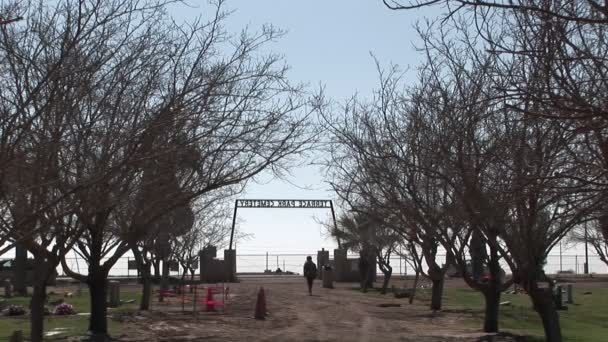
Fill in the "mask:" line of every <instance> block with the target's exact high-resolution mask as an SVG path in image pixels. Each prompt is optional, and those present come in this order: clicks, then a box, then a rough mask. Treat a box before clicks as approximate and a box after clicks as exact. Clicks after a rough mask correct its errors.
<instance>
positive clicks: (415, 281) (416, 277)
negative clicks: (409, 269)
mask: <svg viewBox="0 0 608 342" xmlns="http://www.w3.org/2000/svg"><path fill="white" fill-rule="evenodd" d="M419 279H420V271H418V270H416V276H415V277H414V285H413V286H412V295H411V296H410V304H412V303H414V297H415V296H416V289H417V288H418V280H419Z"/></svg>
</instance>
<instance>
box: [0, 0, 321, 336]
mask: <svg viewBox="0 0 608 342" xmlns="http://www.w3.org/2000/svg"><path fill="white" fill-rule="evenodd" d="M173 2H176V1H170V0H167V1H116V0H101V1H78V2H76V1H70V0H65V1H59V2H56V3H53V4H52V5H47V4H44V3H42V2H40V3H37V2H33V1H32V2H26V3H25V5H24V8H25V10H26V11H25V12H24V18H25V20H23V21H21V22H17V23H13V24H11V25H2V26H1V28H0V33H2V40H1V41H0V44H1V48H2V50H1V51H2V56H1V58H2V60H3V62H2V69H1V70H2V73H3V74H4V75H7V80H8V81H7V82H3V85H2V87H3V91H2V95H1V96H2V114H3V115H2V125H3V127H2V134H3V135H2V142H1V143H2V149H1V152H2V160H3V161H4V162H6V164H9V165H14V166H15V170H24V169H30V170H34V171H36V168H38V171H37V172H38V173H39V174H42V176H44V177H40V176H39V174H37V175H36V176H37V177H31V178H28V180H27V181H29V179H34V178H37V179H39V180H40V179H41V180H43V182H42V184H43V185H44V186H36V185H31V186H30V187H29V188H27V191H31V192H32V193H34V191H38V190H39V189H44V193H43V194H42V195H40V196H39V197H36V198H35V199H36V200H37V201H38V200H39V201H40V203H41V204H39V205H38V204H36V205H35V206H34V205H33V204H28V205H27V207H28V209H36V210H35V211H33V212H30V215H28V217H27V218H26V219H19V221H20V222H17V223H14V222H7V223H9V224H6V225H4V227H3V232H6V233H8V234H9V235H7V236H9V237H8V238H7V239H9V240H10V241H19V242H27V241H30V242H29V243H27V248H28V250H30V252H32V253H34V255H35V257H37V258H38V257H40V258H42V259H41V260H48V263H46V265H47V266H48V267H46V270H52V269H54V267H55V265H56V262H57V261H58V260H59V259H62V258H61V256H63V255H65V254H66V253H67V252H68V251H70V250H71V249H72V246H73V245H74V244H75V247H76V251H77V253H79V254H80V256H82V257H84V258H85V259H86V260H87V261H88V264H89V269H88V272H87V273H86V274H78V273H76V272H73V271H72V270H70V269H69V267H67V265H66V263H65V262H64V263H63V267H64V269H65V270H66V272H67V273H68V274H70V275H71V276H73V277H75V278H76V279H79V280H81V281H84V282H86V283H87V284H88V285H89V288H90V293H91V302H92V315H91V320H90V324H89V330H90V331H91V333H92V334H93V335H94V336H105V335H107V322H106V303H105V290H106V289H105V286H106V279H107V275H108V272H109V270H110V268H111V267H112V265H113V264H114V263H115V262H116V261H117V260H118V258H120V256H121V255H123V254H124V253H125V252H126V251H127V250H129V249H130V246H129V243H128V241H127V240H125V239H122V238H121V237H122V236H124V234H125V233H126V232H138V231H142V230H143V231H145V227H149V226H150V225H151V224H152V223H154V222H156V221H157V220H160V219H161V218H162V217H163V216H165V215H166V214H167V213H171V212H173V211H175V210H181V209H180V208H187V207H188V206H189V205H190V203H191V202H192V201H193V200H195V199H196V198H198V197H200V196H202V195H205V194H211V193H214V192H217V191H220V190H221V189H223V188H225V187H230V186H242V185H243V183H244V182H245V181H247V180H248V179H251V178H252V177H254V176H255V175H257V174H258V173H260V172H261V171H263V170H266V169H268V168H272V169H273V170H274V171H276V172H280V171H281V170H282V168H283V167H286V166H288V165H289V162H290V161H291V160H290V159H289V158H288V157H289V156H291V155H297V154H300V153H302V152H304V151H305V150H306V148H307V147H308V146H309V143H310V142H312V141H313V136H312V134H311V133H312V132H311V130H310V126H309V125H308V115H309V113H310V111H311V110H312V108H309V107H307V105H308V101H307V99H306V98H305V97H304V95H305V94H304V92H303V90H302V88H301V87H298V86H292V85H291V84H289V83H288V82H287V80H286V76H285V75H286V71H287V68H286V66H285V65H284V64H283V62H282V60H281V58H280V57H278V56H276V55H268V56H260V55H258V54H256V51H257V50H258V48H259V47H260V46H261V45H263V44H264V43H265V42H267V41H269V40H273V39H276V38H277V37H278V36H280V34H281V32H278V31H276V30H274V29H272V28H267V27H265V28H264V29H263V30H262V31H261V32H259V33H248V32H243V34H242V35H240V36H237V37H232V36H229V35H228V34H227V33H226V32H225V31H224V30H223V28H222V27H221V22H222V20H223V18H224V17H225V14H224V13H223V12H222V10H221V5H222V2H221V1H220V2H219V3H218V4H217V12H216V13H215V15H214V17H213V18H211V20H210V21H209V22H204V21H203V20H202V19H201V20H198V21H195V22H194V23H192V24H191V25H183V26H180V25H178V24H177V23H176V22H174V21H172V20H171V18H170V17H169V16H168V14H167V11H166V7H167V5H168V4H170V3H173ZM228 47H232V50H227V49H226V48H228ZM220 51H231V54H226V53H221V52H220ZM38 131H39V132H41V133H40V134H38V133H36V134H31V133H32V132H38ZM12 146H21V148H22V150H21V151H24V152H28V153H26V155H25V156H26V158H25V159H23V158H21V159H20V158H17V157H15V153H14V151H13V150H12ZM43 147H44V148H43ZM31 152H35V153H31ZM22 159H23V161H21V160H22ZM154 163H158V166H157V167H152V166H151V164H154ZM4 164H5V163H3V165H4ZM41 164H42V165H47V164H48V167H46V168H40V166H41ZM178 166H179V167H178ZM3 170H4V169H3ZM24 175H27V174H26V173H24ZM1 176H2V178H3V182H2V184H3V196H4V198H3V199H4V200H5V201H6V202H7V204H6V205H5V206H4V207H3V210H5V212H8V210H13V212H14V213H17V212H18V211H21V212H23V208H25V206H21V205H19V206H15V205H14V203H16V202H15V201H16V200H17V199H18V198H19V196H18V195H20V194H19V192H20V191H22V190H23V189H22V188H19V189H15V190H12V189H8V188H5V185H6V186H8V184H9V181H8V180H7V179H5V178H6V177H5V176H6V175H5V172H4V171H3V172H2V175H1ZM45 177H46V178H45ZM25 181H26V180H24V182H25ZM150 182H151V183H153V184H156V185H159V184H160V183H162V182H166V183H167V184H168V185H167V187H165V188H164V189H169V191H167V192H166V193H164V196H157V197H155V198H154V200H152V201H149V202H147V203H145V205H144V206H142V205H141V201H140V200H138V196H141V195H142V194H143V193H145V192H146V191H148V190H146V189H149V187H147V186H146V185H149V183H150ZM4 189H8V190H7V191H6V192H5V191H4ZM30 201H32V200H31V199H30ZM36 203H38V202H36ZM12 208H15V209H12ZM17 209H18V210H17ZM51 213H52V215H51ZM34 214H35V215H34ZM126 214H129V215H130V216H129V215H126ZM5 218H7V216H5ZM41 218H42V219H43V220H42V219H41ZM21 227H26V228H24V229H25V230H23V229H21ZM51 227H56V228H53V229H50V228H51ZM65 227H70V229H69V230H68V229H64V228H65ZM60 228H61V229H60ZM62 232H63V233H62ZM64 233H65V234H66V235H62V234H64ZM41 234H43V235H41ZM41 236H44V237H45V238H44V240H42V241H47V242H48V243H52V244H53V246H54V247H52V248H51V247H48V248H47V249H44V248H41V246H42V247H44V246H45V243H46V242H43V243H41V242H40V241H41V240H40V238H41ZM140 236H145V234H142V235H140ZM49 246H50V245H49ZM39 250H40V252H38V251H39ZM45 250H46V251H45ZM49 251H50V252H49ZM48 253H51V254H52V255H49V254H48ZM51 257H52V258H51ZM63 261H65V260H63ZM53 263H55V264H54V265H53ZM41 289H42V290H44V288H41ZM37 292H38V291H37V290H36V288H35V293H37ZM36 298H39V297H36ZM42 298H43V297H42ZM35 317H38V316H36V315H32V323H34V319H35ZM41 317H42V316H40V320H39V325H37V326H36V327H34V326H33V329H32V331H33V334H32V337H33V339H36V338H37V337H36V336H38V334H40V335H39V336H41V331H42V329H41V327H42V319H41ZM34 328H36V329H34ZM38 328H39V329H38ZM40 339H41V337H38V340H40Z"/></svg>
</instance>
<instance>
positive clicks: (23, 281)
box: [14, 243, 27, 297]
mask: <svg viewBox="0 0 608 342" xmlns="http://www.w3.org/2000/svg"><path fill="white" fill-rule="evenodd" d="M14 272H15V284H14V290H15V293H17V295H18V296H22V297H25V296H27V249H26V248H25V246H24V245H23V244H22V243H17V244H16V245H15V271H14Z"/></svg>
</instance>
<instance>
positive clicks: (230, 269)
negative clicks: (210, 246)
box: [224, 249, 236, 282]
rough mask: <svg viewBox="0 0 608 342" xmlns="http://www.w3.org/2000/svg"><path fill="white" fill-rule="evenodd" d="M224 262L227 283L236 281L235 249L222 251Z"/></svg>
mask: <svg viewBox="0 0 608 342" xmlns="http://www.w3.org/2000/svg"><path fill="white" fill-rule="evenodd" d="M224 262H225V265H226V270H227V272H226V274H227V276H228V281H230V282H234V281H236V249H224Z"/></svg>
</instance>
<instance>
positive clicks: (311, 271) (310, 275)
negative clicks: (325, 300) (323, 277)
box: [304, 255, 317, 296]
mask: <svg viewBox="0 0 608 342" xmlns="http://www.w3.org/2000/svg"><path fill="white" fill-rule="evenodd" d="M304 277H305V278H306V281H307V282H308V295H309V296H312V283H313V281H314V280H315V278H316V277H317V265H315V263H314V262H312V257H311V256H310V255H309V256H307V257H306V262H305V263H304Z"/></svg>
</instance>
